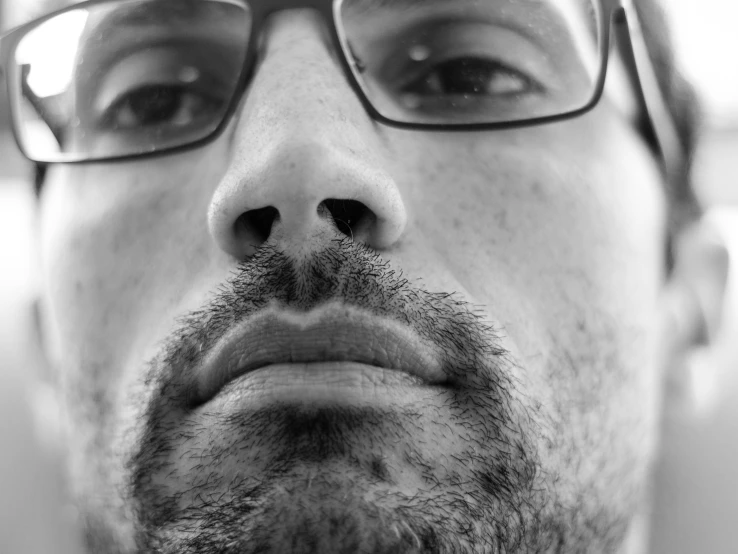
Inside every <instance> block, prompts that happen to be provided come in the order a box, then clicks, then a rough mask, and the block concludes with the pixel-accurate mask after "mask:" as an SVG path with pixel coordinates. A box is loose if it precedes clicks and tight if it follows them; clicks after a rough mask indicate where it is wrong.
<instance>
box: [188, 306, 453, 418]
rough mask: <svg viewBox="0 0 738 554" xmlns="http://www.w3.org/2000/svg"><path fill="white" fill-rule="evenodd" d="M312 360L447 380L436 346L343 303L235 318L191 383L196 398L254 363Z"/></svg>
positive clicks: (201, 400)
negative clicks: (314, 311) (309, 310)
mask: <svg viewBox="0 0 738 554" xmlns="http://www.w3.org/2000/svg"><path fill="white" fill-rule="evenodd" d="M310 362H359V363H363V364H367V365H372V366H376V367H380V368H385V369H391V370H396V371H401V372H404V373H407V374H409V375H412V376H414V377H416V378H418V379H419V380H420V381H421V382H422V384H425V385H441V384H444V383H445V381H446V380H447V375H445V373H444V372H443V370H442V368H441V362H440V357H439V356H438V355H437V353H436V352H435V349H434V347H433V346H432V345H429V344H427V343H426V342H424V341H423V340H422V339H421V338H420V337H419V336H418V335H417V334H416V333H414V332H413V331H412V330H411V329H410V328H409V327H407V326H405V325H403V324H401V323H399V322H396V321H394V320H390V319H387V318H379V317H376V316H373V315H371V314H367V313H366V312H362V311H359V310H355V309H354V310H347V309H346V308H345V307H344V308H343V309H341V310H340V311H339V312H337V313H332V312H330V311H329V312H325V313H323V314H321V315H320V317H317V318H316V317H315V314H301V315H298V316H296V315H295V314H294V313H290V314H287V313H280V312H268V313H266V314H261V315H259V316H254V317H252V318H249V319H248V320H247V321H245V322H243V323H241V324H239V325H238V326H237V327H235V328H234V329H232V330H231V331H230V332H228V333H227V334H226V336H224V337H223V338H222V339H221V340H220V341H219V342H218V343H217V344H216V346H215V347H214V348H213V350H212V351H211V352H209V353H208V354H207V355H206V357H205V359H204V361H203V363H202V365H201V366H200V367H199V368H198V371H197V373H196V375H195V379H194V380H195V382H194V383H193V384H194V387H193V390H194V391H195V404H196V405H201V404H204V403H205V402H208V401H209V400H210V399H212V398H213V397H214V396H216V395H217V394H218V392H219V391H220V389H221V388H222V387H223V386H224V385H226V384H227V383H228V382H230V381H232V380H234V379H236V378H238V377H240V376H242V375H244V374H246V373H249V372H251V371H253V370H255V369H259V368H263V367H265V366H269V365H272V364H283V363H310Z"/></svg>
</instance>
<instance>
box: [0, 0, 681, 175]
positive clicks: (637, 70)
mask: <svg viewBox="0 0 738 554" xmlns="http://www.w3.org/2000/svg"><path fill="white" fill-rule="evenodd" d="M120 1H121V0H88V1H86V2H81V3H78V4H73V5H70V6H67V7H65V8H62V9H60V10H56V11H54V12H52V13H49V14H47V15H45V16H42V17H40V18H37V19H35V20H33V21H30V22H28V23H26V24H24V25H20V26H18V27H16V28H14V29H11V30H10V31H8V32H7V33H5V34H3V35H2V36H0V76H4V77H5V80H6V85H7V90H8V98H9V100H10V102H11V109H10V112H11V127H12V130H13V136H14V139H15V142H16V145H17V146H18V149H19V150H20V152H21V153H22V154H23V155H24V156H25V157H26V158H28V159H29V160H31V161H32V162H36V163H42V164H46V163H65V164H66V163H69V164H77V163H103V162H118V161H128V160H131V159H142V158H150V157H156V156H162V155H167V154H174V153H177V152H183V151H188V150H193V149H196V148H199V147H202V146H204V145H206V144H209V143H211V142H213V141H214V140H215V139H216V138H217V137H218V136H220V135H221V134H222V133H223V131H224V130H225V129H226V128H227V126H228V125H229V123H230V122H231V118H232V117H233V115H234V113H235V112H236V110H237V109H238V105H239V104H240V102H241V100H242V99H243V96H244V94H245V93H246V89H247V88H248V85H249V83H250V82H251V79H252V78H253V73H254V70H255V68H256V61H257V56H258V55H259V52H258V48H257V42H258V41H259V40H260V35H261V32H262V30H263V28H264V22H265V21H266V19H267V18H268V17H269V16H270V15H272V14H274V13H276V12H279V11H283V10H287V9H296V8H311V9H314V10H316V11H317V12H318V13H319V14H320V15H321V16H322V17H323V19H324V21H325V22H326V23H327V24H328V31H329V33H330V35H331V40H332V42H333V46H334V48H335V51H336V52H337V53H338V54H339V56H337V58H338V60H339V61H340V63H341V67H342V69H343V72H344V75H345V76H346V78H347V79H348V82H349V84H350V86H351V88H352V89H353V90H354V93H355V94H356V96H357V97H358V98H359V100H360V101H361V103H362V105H363V107H364V109H365V110H366V111H367V112H368V114H369V115H370V116H371V117H372V119H374V120H375V121H378V122H379V123H382V124H384V125H387V126H390V127H396V128H400V129H410V130H424V131H446V132H448V131H493V130H504V129H511V128H519V127H529V126H536V125H543V124H547V123H554V122H557V121H564V120H567V119H572V118H575V117H578V116H581V115H583V114H585V113H587V112H589V111H590V110H592V109H593V108H594V107H595V106H596V105H597V104H598V103H599V102H600V100H601V98H602V94H603V92H604V88H605V82H606V78H607V70H608V64H609V57H610V51H611V46H612V40H613V38H614V36H616V35H618V37H619V38H623V39H625V44H624V46H625V49H624V51H623V52H624V53H625V55H626V56H629V57H631V59H630V60H626V64H625V66H626V71H627V72H628V73H629V74H630V75H629V76H630V77H631V81H632V83H633V84H634V85H635V87H636V88H637V90H636V94H637V96H638V97H639V101H640V103H641V104H642V108H643V114H644V115H645V116H646V118H647V120H648V123H650V126H651V130H652V131H653V135H654V137H655V138H656V141H657V146H658V149H659V154H660V158H661V162H662V170H663V172H664V174H665V177H666V179H667V181H668V180H670V179H671V178H675V177H676V176H677V172H678V171H679V168H680V161H681V159H682V157H683V153H682V147H681V143H680V140H679V138H678V134H677V131H676V126H675V124H674V121H673V120H672V117H671V115H670V113H669V110H668V108H667V106H666V102H665V100H664V97H663V95H662V93H661V90H660V88H659V84H658V79H657V77H656V72H655V69H654V66H653V63H652V61H651V58H650V55H649V53H648V49H647V46H646V43H645V39H644V37H643V33H642V28H641V25H640V21H639V18H638V14H637V12H636V10H635V6H634V5H633V0H595V1H597V2H598V3H599V6H600V9H601V10H602V14H603V15H602V17H600V18H599V21H598V25H599V27H600V28H599V29H598V31H599V36H600V37H602V38H601V40H600V45H599V48H600V52H599V56H600V58H599V60H600V66H599V67H600V74H599V76H598V79H597V81H596V83H595V88H594V91H593V95H592V98H591V100H590V101H589V102H588V103H587V104H586V105H585V106H583V107H581V108H578V109H575V110H570V111H568V112H564V113H561V114H555V115H550V116H544V117H533V118H529V119H521V120H513V121H497V122H490V123H418V122H405V121H398V120H394V119H391V118H389V117H386V116H384V115H383V114H381V113H380V112H379V111H378V110H377V108H376V107H375V106H374V104H372V102H371V101H370V100H369V98H368V97H367V95H366V94H365V93H364V90H363V89H362V86H361V84H360V83H359V80H358V79H357V78H356V75H355V74H354V72H353V70H352V69H351V60H350V59H349V53H347V52H346V48H345V47H344V43H345V41H342V37H341V31H342V27H341V25H340V24H337V21H340V9H341V4H342V2H343V0H242V1H243V3H244V4H246V5H248V8H249V9H250V15H251V32H250V34H249V39H248V43H247V46H246V56H245V59H244V63H243V66H242V69H241V74H240V75H239V78H238V81H237V84H236V87H235V89H234V91H233V94H232V98H231V101H230V104H229V106H228V107H227V109H226V111H225V112H224V113H223V115H222V117H221V121H220V123H219V124H218V125H217V127H216V128H215V129H214V130H213V131H211V132H210V133H208V134H207V135H206V136H204V137H202V138H199V139H196V140H194V141H192V142H187V143H184V144H180V145H176V146H169V147H163V148H161V149H155V150H153V151H150V152H141V153H134V154H125V155H122V156H105V157H100V158H90V157H79V158H78V159H75V158H73V157H70V158H68V159H62V158H59V159H57V160H53V159H49V160H40V159H35V158H33V157H31V156H30V155H29V154H28V152H27V151H26V150H25V149H24V147H23V144H22V141H21V140H20V125H21V123H20V122H19V121H18V118H19V116H18V111H19V110H18V109H17V108H16V107H14V105H13V104H14V99H15V96H16V94H15V93H14V91H13V83H12V82H11V79H12V78H14V76H13V75H12V74H10V75H9V74H8V72H7V70H6V68H8V67H10V66H11V59H10V58H11V56H12V55H13V53H14V52H15V50H16V48H17V46H18V44H19V43H20V41H21V40H22V39H23V38H24V37H25V36H26V35H27V34H28V33H29V32H30V31H32V30H33V29H35V28H37V27H39V26H40V25H42V24H43V23H45V22H46V21H48V20H50V19H53V18H55V17H58V16H59V15H62V14H64V13H66V12H70V11H73V10H78V9H84V8H89V7H92V6H95V5H98V4H114V3H116V2H120ZM205 1H207V0H205ZM226 1H227V2H228V3H234V4H238V3H241V2H238V1H235V2H234V1H233V0H226Z"/></svg>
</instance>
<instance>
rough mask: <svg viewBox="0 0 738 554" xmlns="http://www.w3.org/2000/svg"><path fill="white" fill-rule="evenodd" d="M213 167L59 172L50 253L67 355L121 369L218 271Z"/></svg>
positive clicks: (52, 199)
mask: <svg viewBox="0 0 738 554" xmlns="http://www.w3.org/2000/svg"><path fill="white" fill-rule="evenodd" d="M213 165H215V164H213ZM204 166H205V164H202V163H198V162H197V159H193V157H192V155H190V157H189V158H186V159H185V158H183V159H181V160H177V161H173V160H169V161H168V163H161V161H158V163H153V162H149V163H137V164H119V165H112V166H87V167H82V166H79V167H77V166H67V167H59V168H55V169H54V171H52V172H50V174H49V178H48V180H47V183H46V188H45V190H44V193H43V195H42V205H41V211H42V213H41V217H40V221H41V222H42V227H41V233H40V239H41V245H40V246H41V256H42V264H43V275H44V287H45V306H46V307H47V310H48V312H49V315H50V318H51V323H52V324H51V326H50V327H51V329H52V330H53V332H54V333H55V334H56V338H55V343H56V347H55V350H56V351H57V353H56V355H57V356H61V357H62V358H64V359H65V360H67V361H68V362H72V363H74V364H75V365H78V364H80V363H82V361H83V360H86V361H87V362H90V363H97V364H108V363H112V360H116V361H118V363H120V360H121V357H122V356H124V355H125V353H127V352H131V351H132V349H134V350H135V348H134V347H135V346H136V345H135V344H134V341H135V340H136V339H137V333H136V329H152V330H153V329H155V328H157V327H158V326H161V325H162V319H161V317H160V315H161V314H162V313H165V312H166V311H167V310H168V309H169V308H170V307H171V306H173V305H174V304H175V302H177V301H180V302H181V299H182V295H183V294H184V293H185V291H187V290H188V286H187V282H188V281H189V283H190V287H189V288H191V283H192V279H193V275H196V274H197V273H198V272H202V271H205V270H207V269H208V267H209V263H210V261H211V259H210V258H211V256H209V254H208V249H209V248H210V244H209V242H208V240H209V236H208V233H207V220H206V214H207V203H208V201H209V190H208V189H207V187H203V186H202V185H203V183H213V182H217V177H216V176H213V175H210V174H208V171H207V170H206V169H205V167H204ZM210 167H212V165H211V166H210ZM171 168H177V169H176V172H173V171H172V170H171ZM214 179H216V180H215V181H214ZM139 335H140V333H139ZM138 338H140V337H138Z"/></svg>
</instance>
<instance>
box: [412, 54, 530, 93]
mask: <svg viewBox="0 0 738 554" xmlns="http://www.w3.org/2000/svg"><path fill="white" fill-rule="evenodd" d="M540 88H541V87H540V85H539V84H538V83H536V82H535V81H534V80H533V79H531V78H530V77H528V76H526V75H525V74H523V73H521V72H520V71H516V70H515V69H512V68H510V67H508V66H506V65H504V64H502V63H499V62H497V61H493V60H487V59H483V58H472V57H466V58H456V59H452V60H446V61H443V62H440V63H437V64H435V65H434V66H432V68H431V69H430V70H428V71H426V72H425V73H424V74H423V75H422V76H421V77H420V78H419V79H416V80H415V81H414V82H412V83H410V84H409V85H406V86H405V87H404V89H403V92H406V93H412V94H416V95H419V96H444V95H449V96H455V95H458V96H511V95H520V94H526V93H532V92H537V91H539V90H540Z"/></svg>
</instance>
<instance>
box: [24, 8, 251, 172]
mask: <svg viewBox="0 0 738 554" xmlns="http://www.w3.org/2000/svg"><path fill="white" fill-rule="evenodd" d="M250 26H251V15H250V12H249V11H248V7H247V6H246V5H237V4H234V3H231V2H230V1H227V0H223V1H221V0H134V1H124V2H120V1H116V2H110V3H103V4H96V5H93V6H88V7H85V8H79V9H75V10H72V11H69V12H66V13H63V14H61V15H59V16H56V17H54V18H51V19H49V20H47V21H45V22H44V23H42V24H40V25H39V26H38V27H36V28H35V29H33V30H32V31H31V32H29V33H28V34H27V35H26V36H25V37H24V38H23V39H22V40H21V41H20V43H19V45H18V47H17V49H16V51H15V64H16V69H17V75H16V79H15V81H14V86H13V88H14V94H13V97H14V101H15V102H16V104H17V106H18V108H19V110H17V111H18V112H19V114H20V115H19V118H18V119H19V121H18V127H19V131H20V136H21V141H22V143H23V146H24V148H25V150H26V152H27V153H28V154H29V155H30V156H31V157H32V158H35V159H38V160H47V161H61V160H74V159H99V158H106V157H119V156H128V155H135V154H139V153H144V152H152V151H157V150H161V149H166V148H172V147H176V146H180V145H184V144H190V143H192V142H195V141H198V140H201V139H203V138H205V137H207V136H208V135H210V134H211V133H213V132H214V131H215V130H216V129H217V128H218V126H219V125H220V124H221V122H222V121H223V118H224V116H225V113H226V112H227V110H228V107H229V106H230V103H231V100H232V98H233V96H234V93H235V90H236V88H237V85H238V79H239V76H240V74H241V71H242V68H243V65H244V62H245V56H246V45H247V43H248V39H249V34H250ZM49 44H54V45H55V47H54V48H53V49H49V47H48V45H49Z"/></svg>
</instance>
